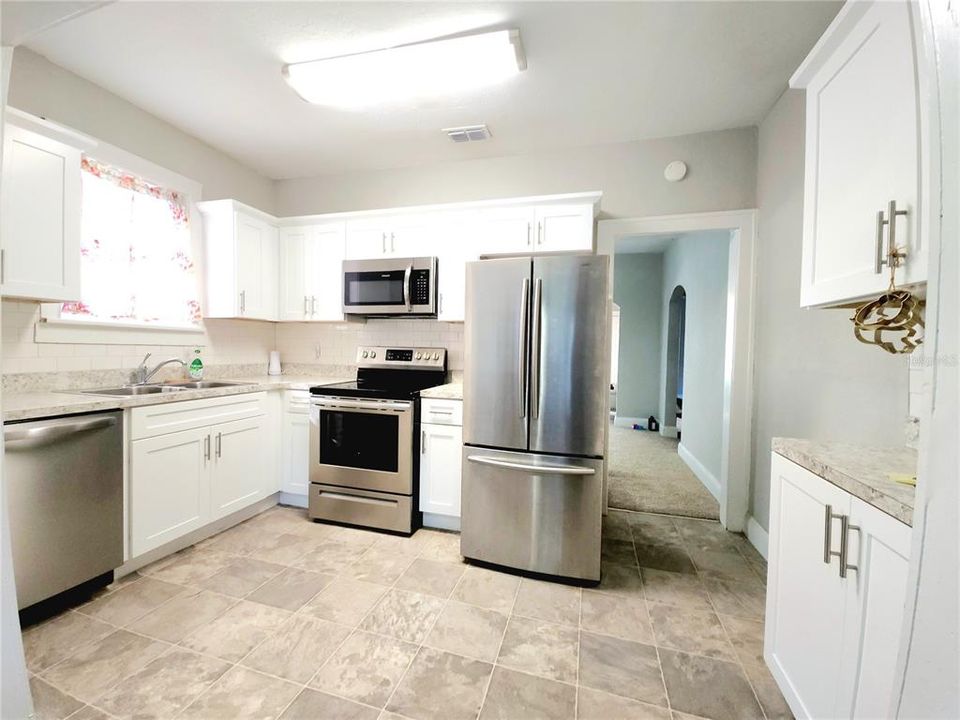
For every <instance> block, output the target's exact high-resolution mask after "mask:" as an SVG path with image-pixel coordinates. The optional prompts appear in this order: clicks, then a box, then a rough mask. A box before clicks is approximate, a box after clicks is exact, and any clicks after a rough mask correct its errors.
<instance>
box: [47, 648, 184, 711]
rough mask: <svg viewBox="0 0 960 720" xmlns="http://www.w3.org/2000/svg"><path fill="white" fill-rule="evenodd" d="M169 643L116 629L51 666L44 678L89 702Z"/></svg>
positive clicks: (143, 664)
mask: <svg viewBox="0 0 960 720" xmlns="http://www.w3.org/2000/svg"><path fill="white" fill-rule="evenodd" d="M168 647H170V646H169V645H167V644H165V643H160V642H156V641H154V640H150V639H148V638H145V637H141V636H139V635H134V634H133V633H130V632H127V631H126V630H118V631H117V632H115V633H113V634H112V635H108V636H107V637H105V638H103V639H102V640H97V641H95V642H93V643H91V644H89V645H86V646H85V647H84V648H83V649H81V650H80V651H79V652H76V653H74V654H73V655H71V656H70V657H69V658H67V659H66V660H64V661H63V662H61V663H58V664H57V665H55V666H54V667H52V668H50V669H49V670H47V671H46V672H44V674H43V678H44V680H46V681H47V682H49V683H50V684H51V685H54V686H55V687H57V688H59V689H60V690H63V691H64V692H67V693H69V694H70V695H73V696H74V697H75V698H78V699H80V700H83V701H84V702H87V703H92V702H93V701H95V700H96V699H97V698H98V697H100V696H101V695H102V694H103V693H104V692H106V691H107V690H108V689H109V688H111V687H112V686H113V685H116V684H117V683H118V682H119V681H120V680H122V679H123V678H125V677H127V676H128V675H132V674H133V673H135V672H136V671H137V670H139V669H140V668H142V667H143V666H145V665H146V664H148V663H149V662H150V661H151V660H154V659H155V658H157V657H159V656H160V655H161V654H162V653H163V652H165V651H166V650H167V648H168Z"/></svg>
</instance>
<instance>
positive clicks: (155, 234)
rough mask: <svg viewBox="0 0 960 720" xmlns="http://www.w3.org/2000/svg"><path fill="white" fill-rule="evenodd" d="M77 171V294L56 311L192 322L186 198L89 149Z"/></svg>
mask: <svg viewBox="0 0 960 720" xmlns="http://www.w3.org/2000/svg"><path fill="white" fill-rule="evenodd" d="M81 171H82V172H81V179H82V191H83V199H82V204H81V231H80V297H81V299H80V301H79V302H69V303H64V304H63V305H62V306H61V309H60V317H61V318H63V319H70V320H84V321H90V322H107V323H115V324H131V325H155V326H160V325H162V326H170V327H196V326H199V325H200V302H199V286H198V283H197V277H196V271H195V268H194V264H193V259H192V251H191V232H190V208H189V203H188V199H187V198H185V197H184V196H183V195H182V194H181V193H178V192H177V191H175V190H171V189H168V188H162V187H159V186H156V185H152V184H150V183H148V182H146V181H145V180H143V179H142V178H139V177H136V176H134V175H131V174H129V173H126V172H124V171H122V170H120V169H118V168H115V167H111V166H109V165H106V164H104V163H101V162H98V161H96V160H94V159H92V158H89V157H84V158H83V160H82V162H81Z"/></svg>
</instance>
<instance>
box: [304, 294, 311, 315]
mask: <svg viewBox="0 0 960 720" xmlns="http://www.w3.org/2000/svg"><path fill="white" fill-rule="evenodd" d="M309 303H310V298H309V297H307V296H306V295H304V296H303V314H304V315H309V314H310V311H309V310H307V306H308V304H309Z"/></svg>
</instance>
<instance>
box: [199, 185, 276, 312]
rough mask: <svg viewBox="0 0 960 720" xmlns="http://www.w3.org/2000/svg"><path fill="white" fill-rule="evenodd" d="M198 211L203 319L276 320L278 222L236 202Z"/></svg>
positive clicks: (209, 205)
mask: <svg viewBox="0 0 960 720" xmlns="http://www.w3.org/2000/svg"><path fill="white" fill-rule="evenodd" d="M198 207H199V208H200V212H201V213H202V215H203V235H204V237H203V244H204V258H205V268H204V269H205V274H206V290H207V293H206V294H207V302H206V307H205V309H204V316H205V317H211V318H250V319H255V320H276V319H277V315H278V313H277V305H278V301H279V290H278V287H277V285H278V282H279V275H280V269H279V230H278V228H277V223H276V220H275V219H274V218H271V217H270V216H269V215H265V214H264V213H261V212H259V211H257V210H254V209H253V208H249V207H247V206H245V205H241V204H240V203H237V202H234V201H232V200H215V201H212V202H204V203H199V205H198Z"/></svg>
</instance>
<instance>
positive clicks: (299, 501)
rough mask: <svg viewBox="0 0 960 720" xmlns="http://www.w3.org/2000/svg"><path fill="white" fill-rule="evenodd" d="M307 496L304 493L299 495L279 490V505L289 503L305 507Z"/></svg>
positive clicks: (292, 505)
mask: <svg viewBox="0 0 960 720" xmlns="http://www.w3.org/2000/svg"><path fill="white" fill-rule="evenodd" d="M308 500H309V498H308V497H307V496H306V495H300V494H299V493H288V492H283V491H281V492H280V505H289V506H291V507H298V508H305V507H307V504H308V502H307V501H308Z"/></svg>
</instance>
